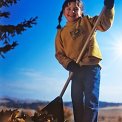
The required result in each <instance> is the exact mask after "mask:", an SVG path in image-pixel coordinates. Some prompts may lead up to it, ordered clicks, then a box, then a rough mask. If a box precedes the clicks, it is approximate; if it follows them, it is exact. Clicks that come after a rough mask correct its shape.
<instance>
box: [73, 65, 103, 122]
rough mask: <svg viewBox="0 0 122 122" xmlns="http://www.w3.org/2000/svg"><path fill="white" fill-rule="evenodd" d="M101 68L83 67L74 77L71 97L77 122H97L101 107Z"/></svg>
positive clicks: (95, 66)
mask: <svg viewBox="0 0 122 122" xmlns="http://www.w3.org/2000/svg"><path fill="white" fill-rule="evenodd" d="M100 69H101V68H100V66H99V65H92V66H82V67H81V72H79V73H78V74H75V73H74V75H73V77H72V85H71V97H72V104H73V113H74V120H75V122H97V121H98V105H99V85H100Z"/></svg>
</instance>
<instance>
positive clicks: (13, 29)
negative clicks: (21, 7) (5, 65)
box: [0, 0, 37, 58]
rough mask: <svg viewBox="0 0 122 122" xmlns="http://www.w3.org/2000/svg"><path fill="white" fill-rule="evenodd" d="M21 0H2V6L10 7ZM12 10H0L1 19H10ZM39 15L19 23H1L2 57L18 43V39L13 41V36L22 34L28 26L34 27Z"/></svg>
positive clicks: (0, 2) (0, 51)
mask: <svg viewBox="0 0 122 122" xmlns="http://www.w3.org/2000/svg"><path fill="white" fill-rule="evenodd" d="M17 1H19V0H0V8H2V7H9V6H12V5H14V4H16V3H17ZM9 16H10V12H8V11H7V12H3V11H1V10H0V19H1V18H7V19H9ZM36 20H37V17H32V18H30V19H29V20H24V21H23V22H20V23H19V24H17V25H11V24H9V25H4V24H2V23H0V57H2V58H5V56H4V53H6V52H8V51H10V50H11V49H14V48H15V47H16V46H17V45H18V42H17V41H11V39H10V38H11V37H14V36H15V35H18V34H22V32H23V31H25V30H27V29H28V28H32V26H33V25H34V24H36Z"/></svg>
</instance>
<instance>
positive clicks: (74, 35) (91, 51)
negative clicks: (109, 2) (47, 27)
mask: <svg viewBox="0 0 122 122" xmlns="http://www.w3.org/2000/svg"><path fill="white" fill-rule="evenodd" d="M97 18H98V16H94V17H89V16H84V17H82V18H79V19H78V20H77V21H76V22H67V24H66V26H64V27H63V28H61V29H59V30H58V31H57V35H56V39H55V49H56V54H55V56H56V58H57V60H58V61H59V63H60V64H61V65H62V66H63V67H64V68H67V65H68V63H69V62H71V61H72V60H74V61H76V60H77V58H78V56H79V54H80V52H81V50H82V48H83V46H84V43H85V41H86V40H87V38H88V36H89V34H90V32H91V30H92V28H93V26H94V24H95V22H96V20H97ZM113 19H114V8H112V9H106V10H105V12H104V13H103V16H102V17H101V20H100V23H99V24H98V26H97V28H96V30H100V31H106V30H108V29H109V28H110V27H111V25H112V23H113ZM100 60H102V54H101V51H100V49H99V46H98V43H97V40H96V32H94V34H93V36H92V38H91V40H90V43H89V44H88V46H87V48H86V50H85V52H84V55H83V57H82V59H81V60H80V63H79V64H81V65H95V64H99V62H100Z"/></svg>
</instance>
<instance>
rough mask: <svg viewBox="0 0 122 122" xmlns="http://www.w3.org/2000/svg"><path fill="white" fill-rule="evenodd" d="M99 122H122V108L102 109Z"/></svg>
mask: <svg viewBox="0 0 122 122" xmlns="http://www.w3.org/2000/svg"><path fill="white" fill-rule="evenodd" d="M99 122H122V106H118V107H106V108H102V109H100V111H99Z"/></svg>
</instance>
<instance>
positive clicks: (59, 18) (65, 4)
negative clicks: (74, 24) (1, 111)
mask: <svg viewBox="0 0 122 122" xmlns="http://www.w3.org/2000/svg"><path fill="white" fill-rule="evenodd" d="M70 2H76V4H77V5H78V7H80V8H81V11H83V3H82V2H81V1H80V0H65V1H64V3H63V5H62V10H61V12H60V14H59V17H58V26H57V29H60V28H61V24H60V23H61V20H62V16H63V11H64V9H65V8H66V7H67V6H68V5H69V4H70Z"/></svg>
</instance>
